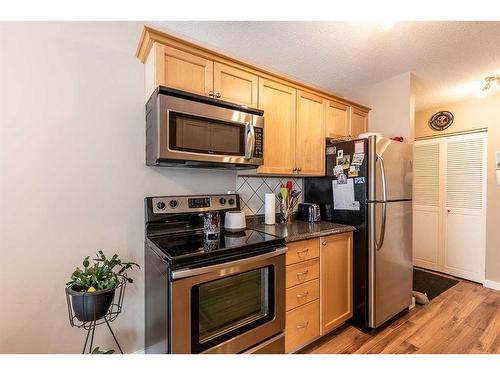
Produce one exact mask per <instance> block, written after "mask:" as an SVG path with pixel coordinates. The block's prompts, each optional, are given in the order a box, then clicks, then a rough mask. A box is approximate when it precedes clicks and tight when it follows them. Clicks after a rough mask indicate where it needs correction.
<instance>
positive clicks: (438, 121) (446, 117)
mask: <svg viewBox="0 0 500 375" xmlns="http://www.w3.org/2000/svg"><path fill="white" fill-rule="evenodd" d="M451 124H453V114H452V113H451V112H448V111H439V112H437V113H434V114H433V115H432V117H431V119H430V120H429V126H430V127H431V129H434V130H438V131H440V130H445V129H448V128H449V127H450V125H451Z"/></svg>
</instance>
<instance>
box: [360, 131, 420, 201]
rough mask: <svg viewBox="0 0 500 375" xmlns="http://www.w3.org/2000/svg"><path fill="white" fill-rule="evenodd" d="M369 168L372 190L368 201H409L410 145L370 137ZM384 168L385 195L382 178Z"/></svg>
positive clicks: (411, 156) (411, 169) (410, 180)
mask: <svg viewBox="0 0 500 375" xmlns="http://www.w3.org/2000/svg"><path fill="white" fill-rule="evenodd" d="M369 142H370V143H369V152H370V156H369V160H370V162H369V168H370V167H371V171H373V170H375V173H370V175H371V176H372V178H371V181H372V183H373V188H372V189H370V190H371V191H370V193H371V194H369V197H368V199H369V200H376V201H383V200H388V201H391V200H402V199H411V193H412V178H413V173H412V172H413V167H412V162H413V146H412V145H411V144H407V143H402V142H397V141H392V140H390V139H388V138H382V137H375V136H374V137H370V141H369ZM382 166H384V167H385V168H384V169H385V183H386V186H385V188H386V189H385V193H386V194H384V186H383V183H384V178H383V177H384V176H383V167H382Z"/></svg>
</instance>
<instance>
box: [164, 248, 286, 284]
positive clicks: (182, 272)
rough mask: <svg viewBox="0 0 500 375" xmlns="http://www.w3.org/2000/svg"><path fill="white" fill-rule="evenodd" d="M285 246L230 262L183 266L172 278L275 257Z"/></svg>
mask: <svg viewBox="0 0 500 375" xmlns="http://www.w3.org/2000/svg"><path fill="white" fill-rule="evenodd" d="M287 249H288V248H287V247H286V246H285V247H279V248H277V249H276V250H274V251H271V252H270V253H265V254H260V255H257V256H254V257H251V258H245V259H239V260H234V261H232V262H226V263H222V264H214V265H212V266H207V267H200V268H185V269H181V270H177V271H172V279H173V280H179V279H184V278H186V277H191V276H197V275H203V274H206V273H210V272H214V271H218V270H221V269H224V268H229V267H233V266H241V265H244V264H249V263H253V262H258V261H261V260H265V259H269V258H273V257H277V256H279V255H281V254H285V253H286V251H287Z"/></svg>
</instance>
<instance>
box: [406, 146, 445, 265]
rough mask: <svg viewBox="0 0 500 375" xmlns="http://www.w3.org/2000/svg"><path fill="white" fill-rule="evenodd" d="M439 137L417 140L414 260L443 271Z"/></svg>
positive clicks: (414, 194) (414, 168) (415, 262)
mask: <svg viewBox="0 0 500 375" xmlns="http://www.w3.org/2000/svg"><path fill="white" fill-rule="evenodd" d="M440 149H441V142H440V140H425V141H416V142H415V146H414V155H413V160H414V164H413V166H414V167H413V263H414V264H415V265H416V266H419V267H424V268H429V269H433V270H436V271H440V270H441V267H440V248H441V246H440V238H441V221H440V199H439V194H440V190H441V189H440V178H439V176H440V164H439V163H440Z"/></svg>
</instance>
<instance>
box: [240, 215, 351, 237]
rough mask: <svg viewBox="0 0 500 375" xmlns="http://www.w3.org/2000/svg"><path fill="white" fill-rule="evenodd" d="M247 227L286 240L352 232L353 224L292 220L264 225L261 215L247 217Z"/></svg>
mask: <svg viewBox="0 0 500 375" xmlns="http://www.w3.org/2000/svg"><path fill="white" fill-rule="evenodd" d="M247 227H248V228H250V229H255V230H258V231H260V232H264V233H267V234H271V235H274V236H278V237H283V238H284V239H285V241H286V242H294V241H300V240H307V239H309V238H316V237H322V236H328V235H331V234H340V233H344V232H352V231H354V230H355V228H354V227H353V226H350V225H344V224H337V223H331V222H328V221H319V222H316V223H308V222H305V221H300V220H294V221H292V222H291V223H290V224H286V223H276V224H275V225H266V224H264V217H263V216H261V217H259V216H257V217H249V218H247Z"/></svg>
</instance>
